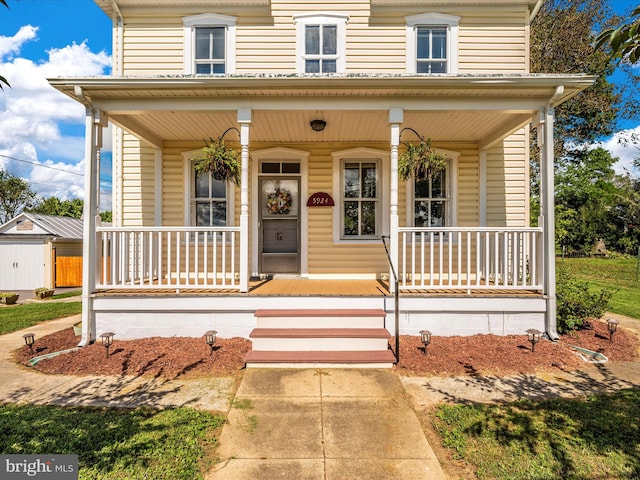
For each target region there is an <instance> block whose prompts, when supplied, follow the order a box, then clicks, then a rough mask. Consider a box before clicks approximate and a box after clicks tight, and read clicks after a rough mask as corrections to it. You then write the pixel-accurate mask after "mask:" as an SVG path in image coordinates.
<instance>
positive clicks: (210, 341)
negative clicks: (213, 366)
mask: <svg viewBox="0 0 640 480" xmlns="http://www.w3.org/2000/svg"><path fill="white" fill-rule="evenodd" d="M217 333H218V332H216V331H215V330H209V331H206V332H204V338H205V340H206V341H207V345H209V348H210V349H211V352H210V353H209V355H211V354H212V353H213V345H214V344H215V343H216V334H217Z"/></svg>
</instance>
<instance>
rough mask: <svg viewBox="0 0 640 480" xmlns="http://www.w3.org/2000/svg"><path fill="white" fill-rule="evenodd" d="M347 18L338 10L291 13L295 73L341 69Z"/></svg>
mask: <svg viewBox="0 0 640 480" xmlns="http://www.w3.org/2000/svg"><path fill="white" fill-rule="evenodd" d="M347 19H348V17H347V16H345V15H341V14H322V13H310V14H309V13H307V14H302V15H296V16H294V21H295V22H296V28H297V58H298V60H297V71H298V72H299V73H342V72H344V71H345V40H344V37H345V29H346V24H347Z"/></svg>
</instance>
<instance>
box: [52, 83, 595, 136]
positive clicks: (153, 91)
mask: <svg viewBox="0 0 640 480" xmlns="http://www.w3.org/2000/svg"><path fill="white" fill-rule="evenodd" d="M50 83H51V84H52V85H53V86H54V87H55V88H57V89H58V90H60V91H61V92H63V93H65V94H67V95H69V96H70V97H72V98H74V99H76V100H77V101H79V102H81V103H85V104H87V105H91V106H92V107H93V108H96V109H99V110H102V111H104V112H106V113H107V115H108V117H109V119H110V120H111V121H112V122H113V123H115V124H117V125H119V126H121V127H123V128H125V129H126V130H128V131H130V132H131V133H133V134H134V135H136V136H138V137H139V138H141V139H142V140H144V141H146V142H149V143H151V144H153V145H156V146H158V147H160V146H162V143H163V142H165V141H186V140H200V141H201V140H203V139H208V138H209V137H217V136H219V135H220V134H221V133H222V132H224V131H225V130H226V129H228V128H229V127H232V126H237V113H236V112H237V110H238V109H241V108H242V109H251V111H252V119H251V134H250V139H251V141H252V142H274V141H275V142H292V143H294V142H316V141H322V142H380V141H381V142H388V141H389V135H390V132H389V109H391V108H402V109H403V110H404V121H403V124H402V126H403V127H411V128H413V129H415V130H416V131H418V132H419V133H420V134H422V135H424V136H425V137H428V138H431V139H432V140H433V141H434V142H446V141H456V142H460V141H462V142H473V143H478V144H480V145H488V144H490V143H491V142H492V141H495V140H497V139H499V138H502V137H504V136H506V135H508V134H509V133H511V132H513V131H515V130H517V129H518V128H520V127H522V126H523V125H526V124H527V123H528V122H529V121H531V119H532V118H533V116H534V115H535V113H536V111H538V110H539V109H541V108H543V107H545V106H546V105H547V104H549V103H550V102H552V104H557V103H561V102H562V101H564V100H566V99H568V98H570V97H572V96H573V95H575V94H577V93H578V92H580V91H581V90H583V89H584V88H587V87H588V86H589V85H591V84H592V83H593V78H592V77H585V76H578V75H568V76H558V75H522V76H496V75H485V76H435V77H425V76H404V75H395V76H384V75H382V76H380V75H378V76H376V75H361V76H360V75H356V76H335V77H334V76H332V77H314V76H312V77H309V76H295V75H293V76H289V75H281V76H279V75H267V76H226V77H193V76H186V77H164V78H116V77H104V78H80V79H55V80H50ZM558 86H563V88H564V91H563V92H562V93H560V94H559V95H556V92H557V90H556V88H557V87H558ZM316 118H320V119H323V120H325V121H326V122H327V126H326V128H325V130H324V131H322V132H315V131H313V130H312V129H311V128H310V126H309V122H310V121H311V120H313V119H316ZM403 138H404V137H403ZM229 139H230V140H236V139H237V136H235V135H234V136H230V137H229Z"/></svg>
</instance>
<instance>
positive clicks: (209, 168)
mask: <svg viewBox="0 0 640 480" xmlns="http://www.w3.org/2000/svg"><path fill="white" fill-rule="evenodd" d="M232 129H234V130H236V131H237V129H236V128H234V127H231V128H229V129H227V131H226V132H224V133H223V134H222V135H221V136H220V137H218V139H216V140H213V139H209V143H208V144H207V145H205V146H204V147H202V149H201V150H200V153H198V155H196V156H194V157H192V160H195V161H196V164H195V170H196V173H205V172H211V174H212V175H213V178H215V179H216V180H224V181H228V182H232V183H234V184H236V185H240V171H241V163H240V152H239V151H238V150H236V149H235V148H231V147H228V146H227V145H225V143H224V140H223V138H224V136H225V135H226V133H227V132H228V131H229V130H232Z"/></svg>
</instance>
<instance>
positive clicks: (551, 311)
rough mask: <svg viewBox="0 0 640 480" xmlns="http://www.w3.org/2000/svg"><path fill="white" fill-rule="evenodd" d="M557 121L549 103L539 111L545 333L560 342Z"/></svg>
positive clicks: (540, 220)
mask: <svg viewBox="0 0 640 480" xmlns="http://www.w3.org/2000/svg"><path fill="white" fill-rule="evenodd" d="M560 93H562V92H560ZM554 117H555V112H554V108H553V107H552V106H551V102H549V104H548V105H547V107H546V108H544V109H542V110H540V123H539V125H538V144H539V146H540V219H539V223H538V225H541V226H542V228H543V233H542V234H543V236H544V237H543V244H544V293H545V295H546V300H547V311H546V314H545V330H546V333H547V335H548V337H549V338H550V339H551V340H557V339H558V338H559V336H558V331H557V321H556V258H555V251H556V249H555V213H554V203H555V202H554V152H553V146H554V142H553V123H554Z"/></svg>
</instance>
